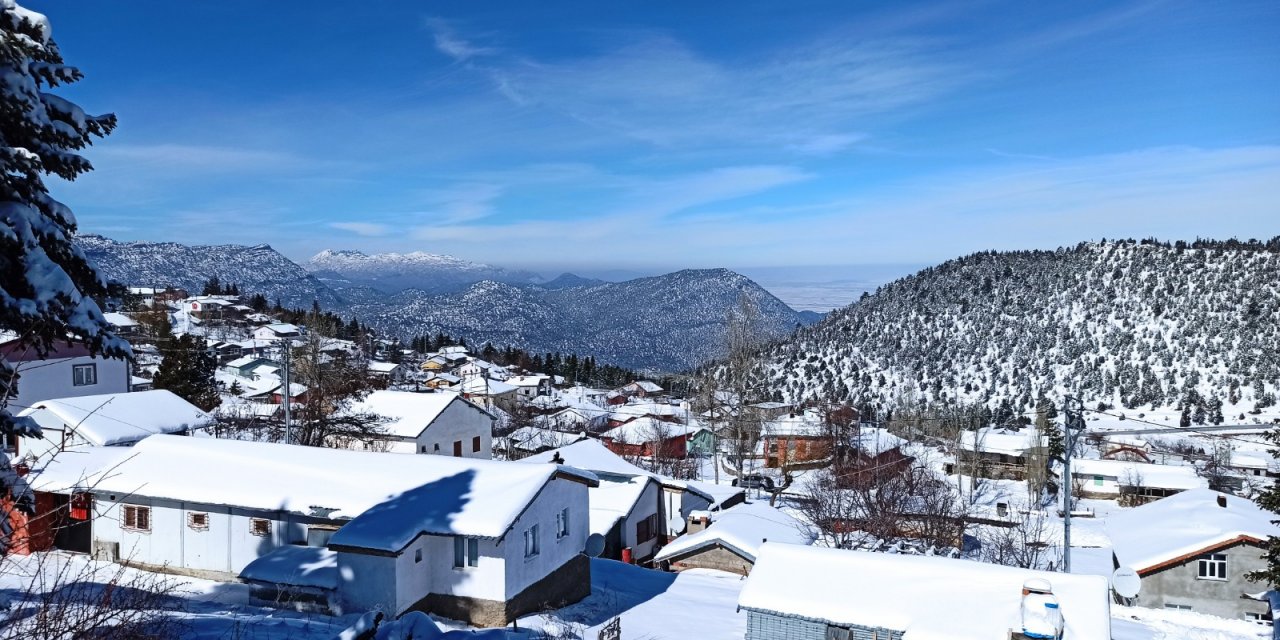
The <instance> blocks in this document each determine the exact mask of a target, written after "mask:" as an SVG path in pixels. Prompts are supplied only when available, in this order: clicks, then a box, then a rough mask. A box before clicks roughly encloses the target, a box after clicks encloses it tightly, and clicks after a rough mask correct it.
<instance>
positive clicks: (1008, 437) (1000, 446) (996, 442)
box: [947, 427, 1045, 480]
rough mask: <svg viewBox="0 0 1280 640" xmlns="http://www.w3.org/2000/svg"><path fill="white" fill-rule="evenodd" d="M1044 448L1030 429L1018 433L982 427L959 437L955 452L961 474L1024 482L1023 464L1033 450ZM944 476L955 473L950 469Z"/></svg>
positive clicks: (1025, 465) (1025, 470)
mask: <svg viewBox="0 0 1280 640" xmlns="http://www.w3.org/2000/svg"><path fill="white" fill-rule="evenodd" d="M1044 446H1045V442H1044V439H1043V437H1041V438H1037V437H1036V432H1035V431H1033V430H1031V429H1024V430H1021V431H1014V430H1006V429H997V428H994V427H984V428H981V429H978V430H977V431H965V432H964V433H962V434H960V447H959V449H958V450H957V452H956V455H957V456H958V458H959V463H960V464H961V465H963V467H964V468H963V472H964V473H965V474H971V475H977V476H981V477H983V478H994V479H1003V480H1024V479H1026V477H1027V461H1028V460H1029V459H1030V457H1031V455H1032V453H1034V451H1035V450H1037V449H1039V448H1042V447H1044ZM975 471H976V473H974V472H975ZM947 473H948V474H951V473H957V470H956V469H955V468H954V467H951V468H948V469H947Z"/></svg>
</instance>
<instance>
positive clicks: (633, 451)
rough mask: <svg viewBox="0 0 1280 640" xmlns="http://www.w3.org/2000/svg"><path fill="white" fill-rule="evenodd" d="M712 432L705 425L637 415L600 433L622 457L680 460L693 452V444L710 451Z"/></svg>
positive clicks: (606, 442) (602, 438) (610, 448)
mask: <svg viewBox="0 0 1280 640" xmlns="http://www.w3.org/2000/svg"><path fill="white" fill-rule="evenodd" d="M711 438H712V435H711V432H710V431H708V430H707V429H705V428H702V427H695V426H687V425H683V424H679V423H675V422H667V421H665V420H660V419H658V418H653V417H648V416H646V417H644V418H635V419H633V420H630V421H628V422H625V423H623V424H620V425H618V426H616V427H614V428H612V429H609V430H608V431H605V432H603V433H601V434H600V439H601V440H602V441H603V442H604V443H605V446H607V447H608V448H609V450H610V451H612V452H614V453H616V454H618V455H620V456H631V457H641V458H653V457H656V458H660V459H666V460H673V459H674V460H679V459H683V458H686V457H688V456H689V455H690V445H691V444H693V443H695V442H696V444H697V449H698V451H699V452H702V451H706V450H709V448H710V446H711V444H710V443H711Z"/></svg>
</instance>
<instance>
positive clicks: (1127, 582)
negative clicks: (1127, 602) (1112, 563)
mask: <svg viewBox="0 0 1280 640" xmlns="http://www.w3.org/2000/svg"><path fill="white" fill-rule="evenodd" d="M1141 588H1142V578H1141V577H1139V576H1138V572H1137V571H1134V570H1133V569H1132V568H1131V567H1120V568H1119V569H1116V570H1115V571H1114V572H1113V573H1112V574H1111V589H1112V590H1114V591H1115V592H1116V595H1118V596H1120V597H1121V598H1134V597H1137V595H1138V590H1139V589H1141Z"/></svg>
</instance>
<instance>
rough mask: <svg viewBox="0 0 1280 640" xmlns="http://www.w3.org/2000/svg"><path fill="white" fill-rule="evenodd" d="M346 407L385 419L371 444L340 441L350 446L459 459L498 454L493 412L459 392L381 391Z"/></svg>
mask: <svg viewBox="0 0 1280 640" xmlns="http://www.w3.org/2000/svg"><path fill="white" fill-rule="evenodd" d="M347 411H348V412H349V413H352V414H367V415H372V416H376V417H379V418H381V419H383V420H385V422H384V423H382V424H380V425H378V426H379V428H380V430H381V431H382V433H381V434H380V435H379V439H378V441H377V442H375V443H373V444H372V445H371V446H370V445H367V444H366V443H359V442H351V443H340V444H342V445H343V446H344V447H346V448H355V449H362V448H366V447H368V448H372V449H375V450H380V451H391V452H396V453H425V454H435V455H442V456H453V457H455V458H481V459H486V460H487V459H489V458H491V457H493V423H494V419H495V418H494V416H493V414H491V413H489V412H488V411H486V410H484V409H483V408H481V407H479V406H477V405H475V404H474V403H472V402H469V401H468V400H466V399H465V398H463V397H462V396H460V395H459V394H457V393H453V392H450V391H437V392H429V393H414V392H412V391H388V390H380V391H374V392H372V393H370V394H369V395H368V396H365V398H364V399H363V400H360V401H359V402H356V403H353V404H352V405H351V406H350V407H349V408H348V409H347Z"/></svg>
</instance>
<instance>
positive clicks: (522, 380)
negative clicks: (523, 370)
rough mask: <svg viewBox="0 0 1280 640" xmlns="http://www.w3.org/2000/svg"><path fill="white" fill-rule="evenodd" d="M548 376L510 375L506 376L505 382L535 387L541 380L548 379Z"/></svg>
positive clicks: (515, 385) (516, 385)
mask: <svg viewBox="0 0 1280 640" xmlns="http://www.w3.org/2000/svg"><path fill="white" fill-rule="evenodd" d="M550 379H551V378H550V376H545V375H542V374H538V375H532V376H511V377H510V378H507V384H509V385H511V386H513V387H536V386H538V385H540V384H542V381H543V380H550Z"/></svg>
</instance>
